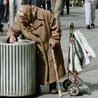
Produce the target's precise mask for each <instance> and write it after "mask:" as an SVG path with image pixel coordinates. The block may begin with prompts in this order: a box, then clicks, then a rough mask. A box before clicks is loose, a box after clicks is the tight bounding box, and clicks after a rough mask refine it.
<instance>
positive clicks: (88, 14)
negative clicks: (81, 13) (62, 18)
mask: <svg viewBox="0 0 98 98" xmlns="http://www.w3.org/2000/svg"><path fill="white" fill-rule="evenodd" d="M85 20H86V25H87V29H90V20H91V3H90V2H87V1H86V2H85Z"/></svg>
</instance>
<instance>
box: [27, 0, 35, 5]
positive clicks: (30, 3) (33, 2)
mask: <svg viewBox="0 0 98 98" xmlns="http://www.w3.org/2000/svg"><path fill="white" fill-rule="evenodd" d="M28 4H29V5H35V6H36V4H37V0H28Z"/></svg>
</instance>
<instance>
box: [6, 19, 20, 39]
mask: <svg viewBox="0 0 98 98" xmlns="http://www.w3.org/2000/svg"><path fill="white" fill-rule="evenodd" d="M20 34H21V26H20V22H19V18H17V21H16V22H15V24H14V25H13V26H11V27H10V28H9V29H8V32H7V36H6V38H7V39H8V38H9V37H10V36H12V35H13V36H15V37H17V36H19V35H20Z"/></svg>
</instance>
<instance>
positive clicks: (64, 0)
mask: <svg viewBox="0 0 98 98" xmlns="http://www.w3.org/2000/svg"><path fill="white" fill-rule="evenodd" d="M65 3H66V0H62V5H61V12H60V15H63V14H64V7H65Z"/></svg>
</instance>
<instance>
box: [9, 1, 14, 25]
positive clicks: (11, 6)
mask: <svg viewBox="0 0 98 98" xmlns="http://www.w3.org/2000/svg"><path fill="white" fill-rule="evenodd" d="M14 8H15V7H14V0H9V26H12V25H13V24H14V22H15V17H14V12H15V9H14Z"/></svg>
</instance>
